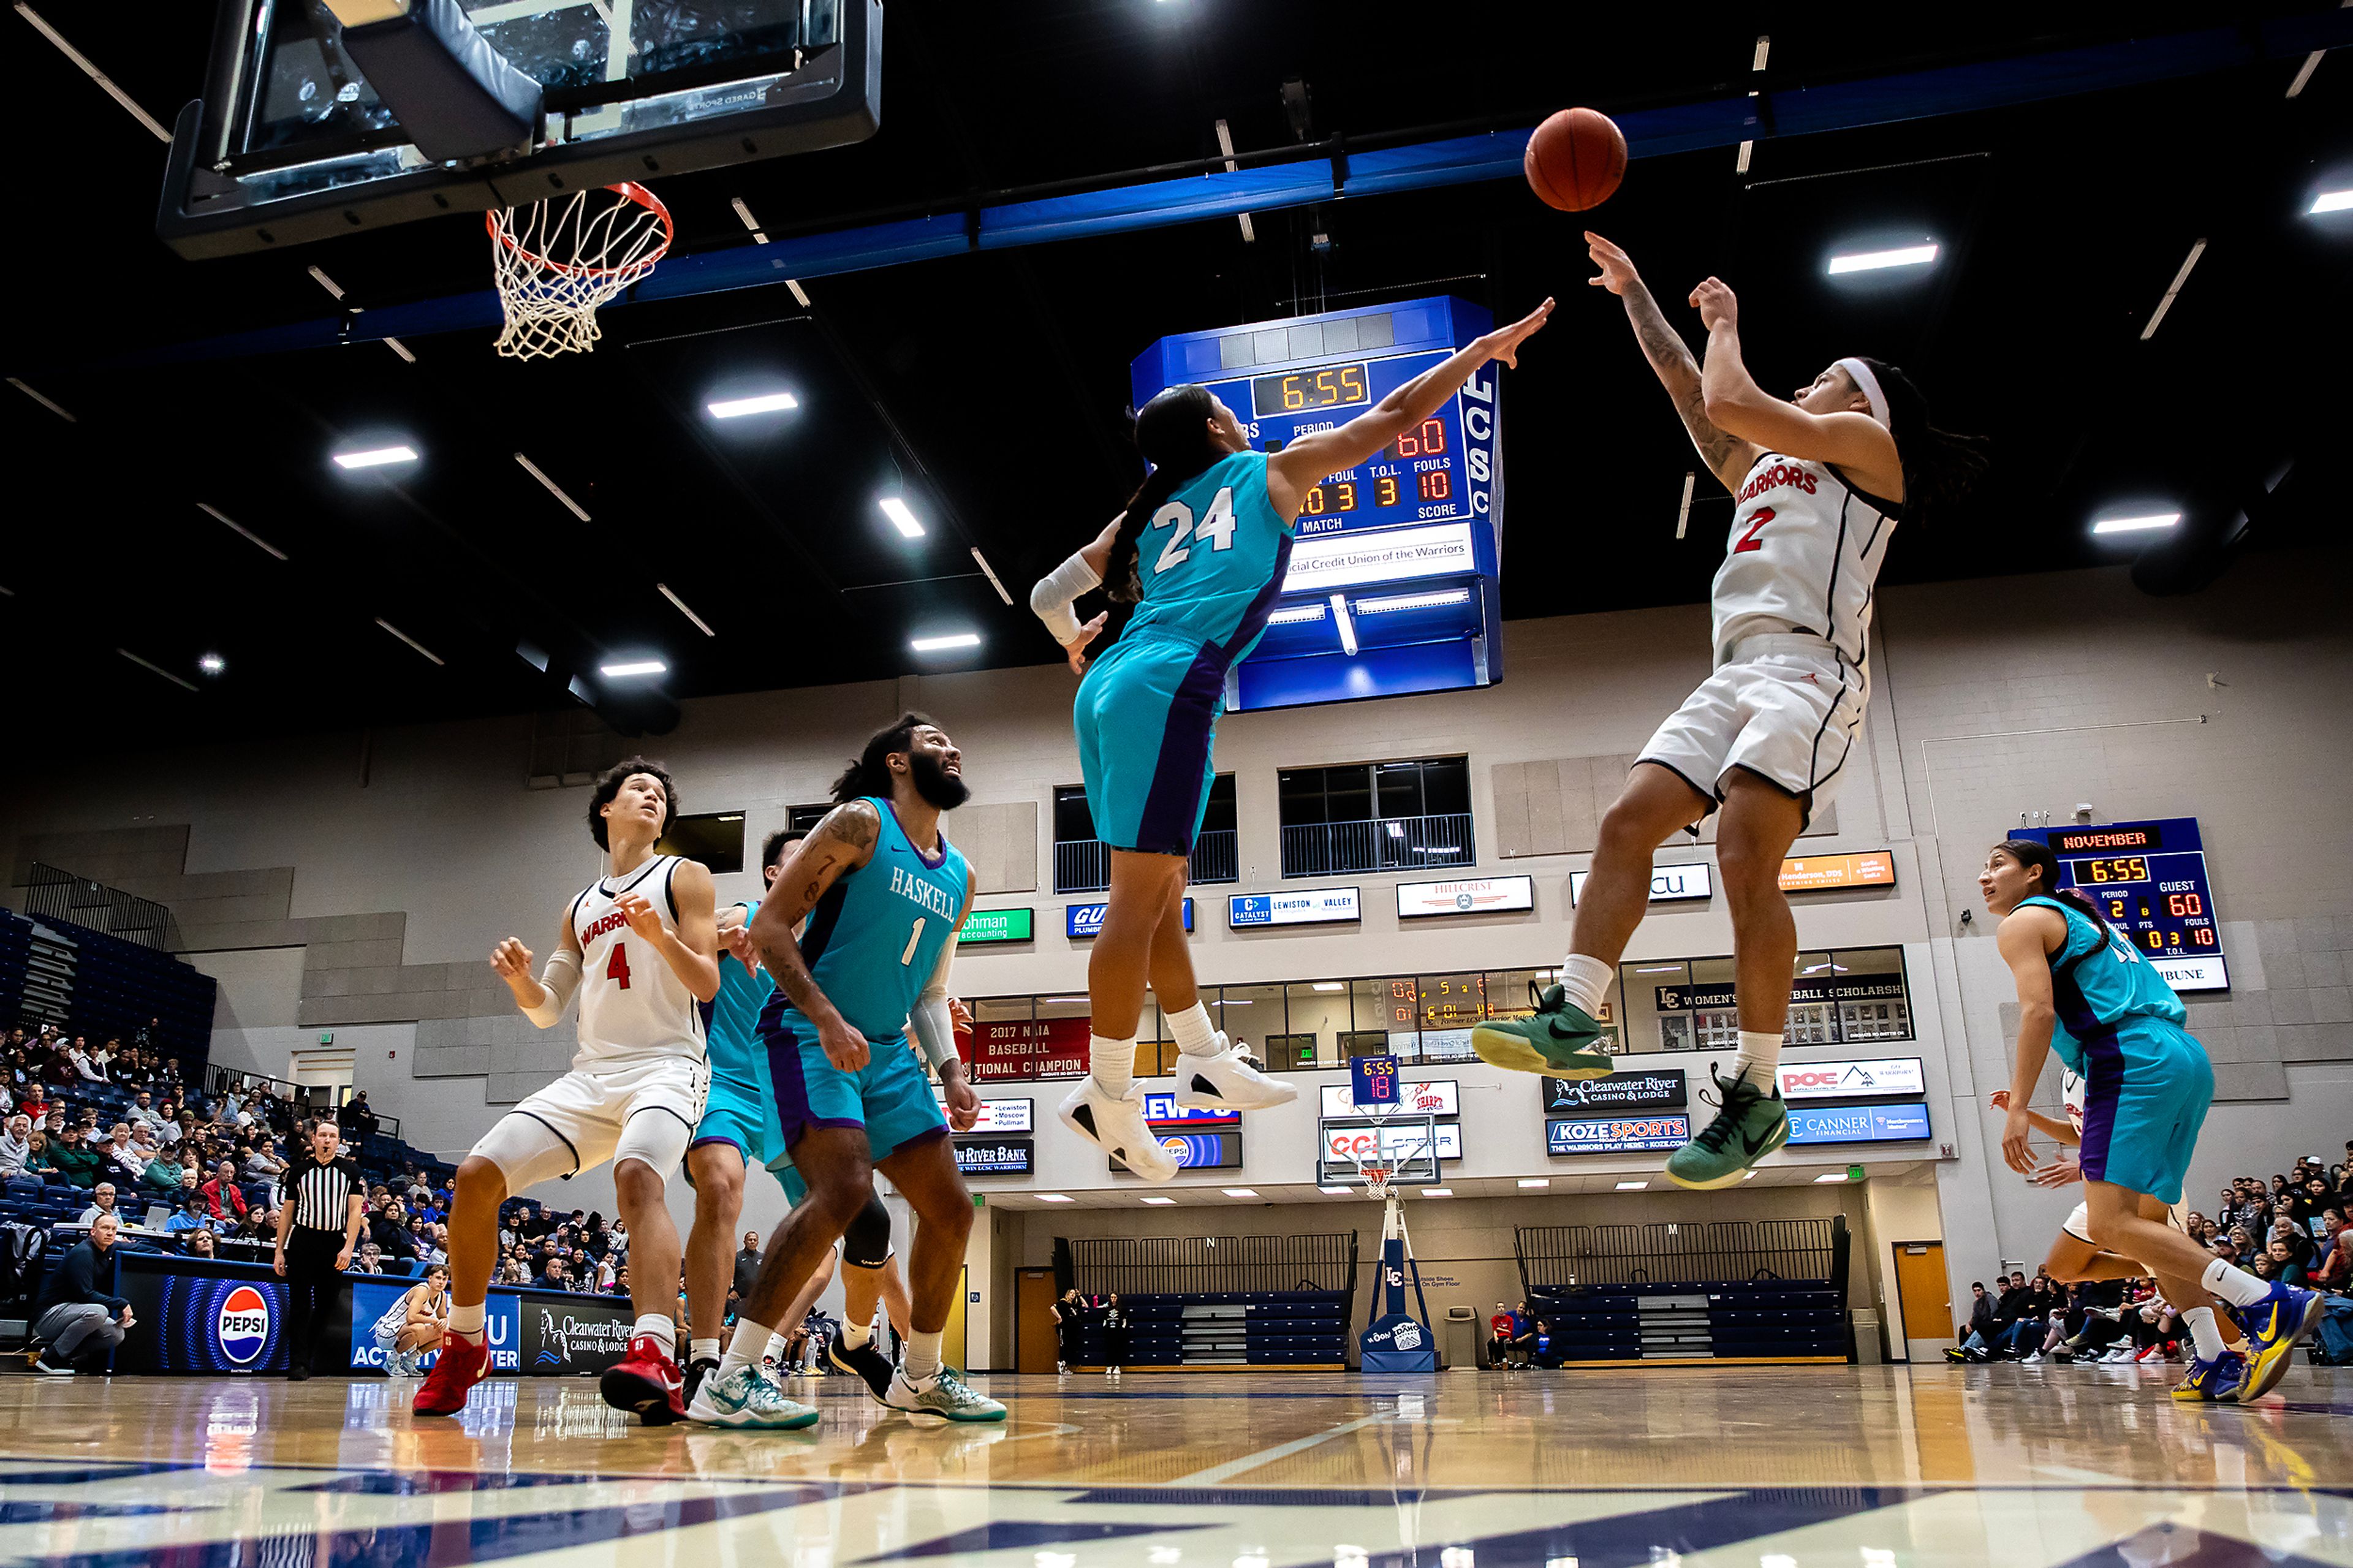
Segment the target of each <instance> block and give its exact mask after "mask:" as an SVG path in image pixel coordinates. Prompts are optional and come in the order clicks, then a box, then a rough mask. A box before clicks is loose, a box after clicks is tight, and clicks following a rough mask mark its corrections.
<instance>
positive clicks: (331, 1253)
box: [274, 1116, 367, 1383]
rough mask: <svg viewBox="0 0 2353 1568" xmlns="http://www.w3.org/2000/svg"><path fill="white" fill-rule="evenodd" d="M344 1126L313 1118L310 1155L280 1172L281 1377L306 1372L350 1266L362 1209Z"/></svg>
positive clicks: (277, 1261)
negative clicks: (285, 1301)
mask: <svg viewBox="0 0 2353 1568" xmlns="http://www.w3.org/2000/svg"><path fill="white" fill-rule="evenodd" d="M366 1208H367V1196H366V1188H365V1187H364V1185H363V1184H362V1183H361V1181H360V1173H359V1168H358V1167H357V1166H356V1165H353V1163H351V1162H350V1161H349V1160H346V1159H344V1158H343V1131H342V1129H340V1128H338V1127H337V1126H336V1125H335V1124H334V1123H333V1122H332V1121H328V1120H327V1119H326V1118H325V1117H323V1116H322V1117H321V1118H319V1119H318V1120H317V1121H313V1122H311V1155H310V1158H308V1159H306V1160H303V1161H301V1162H300V1163H297V1164H296V1165H295V1167H294V1168H293V1169H292V1170H290V1171H289V1172H287V1173H286V1201H285V1202H283V1203H281V1204H280V1205H278V1252H277V1257H276V1258H275V1259H274V1265H275V1267H276V1268H277V1269H278V1272H279V1274H280V1277H282V1278H283V1279H285V1281H286V1285H287V1294H288V1295H289V1296H290V1297H291V1298H292V1299H293V1300H292V1301H291V1303H290V1308H289V1310H288V1313H287V1318H288V1323H287V1331H286V1346H287V1352H288V1356H289V1361H288V1364H287V1368H286V1375H287V1377H288V1379H289V1380H290V1381H291V1382H295V1383H301V1382H302V1381H304V1380H305V1379H307V1378H308V1377H309V1376H310V1375H311V1360H312V1358H313V1356H314V1355H315V1353H316V1352H317V1349H318V1339H319V1325H320V1324H321V1323H322V1322H323V1321H325V1320H326V1317H327V1313H328V1310H329V1309H331V1308H332V1306H333V1305H334V1300H335V1287H336V1284H337V1280H336V1276H338V1275H340V1274H341V1273H342V1272H343V1270H344V1269H346V1268H350V1267H351V1265H352V1252H353V1248H355V1247H358V1246H359V1240H360V1219H361V1216H362V1215H364V1213H365V1211H366Z"/></svg>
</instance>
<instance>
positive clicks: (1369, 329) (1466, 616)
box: [1132, 297, 1504, 710]
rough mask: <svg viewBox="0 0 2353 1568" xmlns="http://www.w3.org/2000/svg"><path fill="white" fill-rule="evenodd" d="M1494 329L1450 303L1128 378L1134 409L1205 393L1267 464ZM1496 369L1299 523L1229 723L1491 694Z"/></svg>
mask: <svg viewBox="0 0 2353 1568" xmlns="http://www.w3.org/2000/svg"><path fill="white" fill-rule="evenodd" d="M1492 325H1493V318H1492V317H1491V316H1490V314H1489V313H1488V312H1487V311H1486V310H1484V309H1483V308H1482V307H1480V306H1478V305H1474V304H1472V303H1471V302H1470V301H1468V300H1457V299H1452V298H1449V297H1442V298H1437V299H1430V300H1407V301H1406V302H1404V303H1402V304H1395V305H1373V306H1368V307H1365V308H1363V309H1359V310H1334V311H1329V312H1326V313H1325V314H1323V315H1318V316H1294V317H1292V318H1290V319H1289V320H1287V321H1260V322H1255V323H1253V324H1251V325H1249V326H1240V327H1227V328H1221V329H1219V330H1218V331H1206V332H1185V333H1180V334H1178V335H1176V336H1174V337H1166V338H1162V339H1161V340H1160V341H1159V342H1155V343H1154V344H1153V345H1152V346H1151V347H1150V348H1149V349H1146V350H1145V352H1144V353H1143V354H1141V355H1140V356H1138V358H1137V359H1136V361H1135V363H1134V367H1133V371H1132V374H1133V378H1134V396H1135V403H1136V406H1138V407H1142V406H1143V405H1144V403H1145V400H1146V399H1147V398H1149V397H1151V396H1152V395H1154V394H1155V393H1158V392H1160V391H1162V390H1163V389H1165V388H1166V387H1170V386H1181V385H1184V384H1187V383H1201V384H1206V385H1207V386H1208V388H1209V390H1210V391H1212V392H1214V393H1216V394H1217V395H1218V396H1219V397H1220V398H1221V399H1223V400H1224V402H1225V404H1226V406H1228V407H1229V408H1231V409H1232V410H1233V411H1234V414H1235V416H1237V417H1238V418H1240V421H1241V423H1242V429H1243V430H1244V431H1245V432H1246V433H1247V434H1248V435H1249V436H1250V440H1251V441H1252V442H1253V443H1254V444H1255V445H1257V446H1258V447H1260V448H1261V450H1264V451H1269V452H1276V451H1281V450H1282V447H1284V446H1285V445H1286V444H1287V443H1289V442H1291V441H1293V440H1294V439H1296V438H1297V437H1301V436H1303V435H1306V434H1308V433H1310V432H1312V431H1316V430H1325V429H1329V428H1331V427H1332V426H1335V425H1340V424H1345V422H1346V421H1348V420H1350V419H1353V418H1355V417H1356V416H1357V415H1359V414H1362V413H1364V412H1365V410H1366V409H1367V408H1369V407H1371V406H1372V405H1374V404H1376V403H1378V402H1379V401H1380V400H1381V399H1382V398H1384V397H1386V396H1388V394H1389V393H1391V392H1392V391H1394V390H1396V389H1397V388H1398V387H1399V386H1401V385H1403V384H1405V383H1407V382H1409V381H1410V380H1412V379H1413V378H1414V377H1415V376H1417V375H1419V374H1421V373H1422V372H1423V371H1425V370H1428V369H1429V368H1430V366H1431V365H1434V364H1437V363H1439V362H1440V361H1441V360H1444V359H1445V358H1446V357H1447V356H1448V355H1450V354H1451V353H1454V351H1455V350H1456V349H1458V348H1461V346H1462V345H1463V344H1465V343H1468V342H1471V341H1472V339H1473V338H1476V337H1478V336H1479V335H1480V334H1481V333H1482V332H1484V331H1488V330H1489V328H1490V327H1491V326H1492ZM1496 369H1497V367H1496V366H1495V365H1493V364H1487V365H1483V366H1482V367H1481V368H1480V369H1479V371H1478V372H1477V374H1473V375H1472V377H1471V379H1470V380H1469V381H1467V382H1465V383H1463V384H1462V389H1461V391H1460V392H1459V393H1457V394H1456V395H1454V396H1452V397H1451V398H1449V399H1447V400H1446V402H1445V404H1444V405H1442V406H1440V409H1439V410H1438V412H1437V413H1435V414H1433V415H1432V416H1430V417H1429V418H1428V419H1425V420H1424V421H1422V422H1421V424H1420V425H1419V426H1416V427H1415V428H1413V429H1411V430H1409V431H1406V432H1405V433H1404V434H1402V435H1400V436H1399V437H1398V438H1397V440H1395V441H1394V442H1392V443H1391V444H1390V445H1389V446H1388V447H1386V448H1385V449H1383V450H1382V451H1381V452H1379V453H1378V454H1377V455H1376V456H1375V457H1373V458H1371V459H1369V460H1368V461H1366V462H1365V463H1362V464H1360V465H1358V466H1357V467H1356V468H1349V469H1347V470H1345V472H1342V473H1336V474H1332V475H1328V476H1326V477H1325V479H1324V482H1323V483H1322V484H1320V485H1317V486H1316V487H1315V488H1314V489H1313V490H1311V491H1309V492H1308V495H1307V498H1306V501H1305V504H1304V505H1303V506H1302V507H1301V509H1300V513H1299V526H1298V531H1297V538H1296V541H1295V542H1294V543H1293V546H1292V551H1291V566H1290V572H1289V575H1288V576H1287V577H1286V578H1285V579H1284V581H1283V585H1282V598H1281V600H1280V602H1279V603H1278V604H1277V605H1276V606H1275V608H1274V611H1273V613H1272V614H1271V615H1270V616H1268V618H1267V631H1266V636H1265V637H1264V638H1263V639H1262V640H1261V642H1260V643H1259V646H1258V647H1257V649H1256V650H1255V651H1254V652H1253V653H1252V654H1251V655H1250V658H1248V659H1245V660H1244V661H1243V662H1242V663H1241V664H1240V666H1238V667H1237V668H1235V669H1234V670H1233V671H1232V672H1231V673H1230V674H1229V676H1228V677H1227V681H1226V706H1227V707H1228V708H1229V709H1245V710H1246V709H1252V708H1292V707H1297V706H1300V705H1301V704H1303V703H1310V702H1337V701H1345V700H1351V699H1354V698H1360V697H1395V696H1400V695H1402V694H1404V693H1407V692H1412V691H1450V690H1456V689H1461V688H1464V687H1472V686H1486V685H1489V684H1491V683H1493V681H1495V680H1498V679H1502V676H1503V646H1502V639H1501V637H1500V636H1499V633H1500V631H1501V628H1502V606H1501V600H1500V598H1499V596H1498V593H1497V584H1496V578H1497V573H1498V570H1499V567H1500V563H1501V550H1500V546H1501V543H1502V539H1503V521H1504V517H1503V513H1504V482H1503V468H1502V464H1501V457H1502V454H1501V445H1500V442H1501V431H1500V428H1499V426H1498V421H1497V406H1498V405H1497V397H1496V391H1497V387H1496Z"/></svg>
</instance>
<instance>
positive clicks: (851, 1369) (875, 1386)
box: [825, 1338, 897, 1404]
mask: <svg viewBox="0 0 2353 1568" xmlns="http://www.w3.org/2000/svg"><path fill="white" fill-rule="evenodd" d="M825 1355H826V1359H827V1360H828V1361H829V1362H831V1363H833V1364H834V1365H836V1366H838V1367H839V1368H840V1369H841V1370H842V1371H844V1372H846V1373H852V1374H853V1375H855V1376H856V1377H858V1378H859V1379H860V1381H861V1382H863V1383H864V1384H866V1388H867V1391H868V1392H869V1393H871V1394H873V1395H874V1397H875V1398H876V1399H877V1400H880V1401H881V1402H883V1403H885V1404H888V1403H889V1399H888V1397H887V1396H888V1395H889V1394H890V1392H891V1374H892V1373H893V1372H894V1371H896V1370H897V1369H896V1368H894V1367H893V1366H892V1364H891V1358H890V1357H889V1356H887V1355H884V1354H883V1353H882V1347H881V1345H880V1344H879V1343H877V1342H875V1341H874V1340H872V1339H869V1340H868V1341H867V1342H865V1343H864V1344H862V1345H860V1346H859V1347H858V1348H857V1349H856V1350H852V1349H850V1348H849V1342H848V1341H846V1340H843V1339H840V1338H836V1339H835V1340H834V1342H833V1344H832V1347H831V1348H830V1349H828V1351H827V1352H825Z"/></svg>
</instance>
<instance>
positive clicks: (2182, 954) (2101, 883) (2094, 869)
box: [2016, 816, 2231, 991]
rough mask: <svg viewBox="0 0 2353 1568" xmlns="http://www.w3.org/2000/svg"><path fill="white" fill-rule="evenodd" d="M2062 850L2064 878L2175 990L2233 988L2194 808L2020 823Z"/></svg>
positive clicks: (2025, 832)
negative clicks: (2124, 818)
mask: <svg viewBox="0 0 2353 1568" xmlns="http://www.w3.org/2000/svg"><path fill="white" fill-rule="evenodd" d="M2016 837H2021V838H2039V839H2041V840H2042V842H2044V843H2045V844H2048V845H2049V846H2051V853H2052V855H2054V856H2056V857H2057V858H2058V860H2059V869H2060V872H2061V884H2062V885H2063V886H2066V887H2073V888H2080V889H2083V890H2084V893H2086V894H2087V895H2089V896H2090V898H2091V900H2092V901H2093V902H2094V903H2096V904H2098V905H2099V906H2100V912H2101V913H2102V914H2104V915H2105V916H2107V918H2108V923H2110V924H2111V925H2113V926H2115V927H2116V929H2117V930H2118V931H2122V932H2124V933H2125V936H2126V938H2127V939H2128V940H2129V941H2130V942H2132V944H2133V945H2134V946H2135V947H2137V948H2138V949H2139V950H2140V952H2141V955H2142V956H2143V957H2145V958H2147V960H2148V962H2149V963H2151V964H2152V965H2154V966H2155V967H2156V969H2157V972H2158V973H2159V974H2162V975H2164V976H2165V979H2166V984H2169V985H2171V986H2172V987H2173V988H2174V989H2175V990H2176V991H2227V990H2229V989H2230V988H2231V970H2230V965H2229V963H2227V962H2226V961H2225V960H2224V959H2223V957H2222V939H2221V924H2220V923H2219V922H2218V921H2216V920H2215V918H2214V891H2213V889H2211V887H2209V886H2208V885H2207V880H2206V846H2205V844H2204V842H2203V841H2202V840H2201V839H2200V837H2199V836H2198V819H2197V818H2196V817H2194V816H2168V817H2160V818H2158V820H2156V821H2153V822H2111V823H2109V824H2107V825H2106V826H2098V827H2091V826H2084V827H2043V828H2021V829H2019V830H2018V832H2017V834H2016Z"/></svg>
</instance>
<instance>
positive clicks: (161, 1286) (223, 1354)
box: [115, 1250, 287, 1373]
mask: <svg viewBox="0 0 2353 1568" xmlns="http://www.w3.org/2000/svg"><path fill="white" fill-rule="evenodd" d="M119 1256H120V1257H121V1258H122V1260H123V1261H122V1267H121V1274H120V1276H119V1280H120V1282H119V1283H118V1284H117V1285H116V1287H115V1288H116V1289H118V1290H119V1291H121V1294H122V1295H123V1297H124V1298H125V1299H127V1300H129V1301H130V1302H131V1310H132V1319H133V1321H132V1325H131V1331H130V1333H128V1334H126V1335H125V1336H124V1337H123V1342H122V1348H121V1350H120V1351H118V1352H116V1353H115V1367H116V1370H117V1371H121V1372H207V1373H231V1372H284V1371H285V1370H286V1367H287V1356H286V1329H287V1319H286V1309H287V1291H286V1285H285V1283H284V1281H282V1280H280V1279H279V1278H278V1277H277V1276H276V1275H274V1274H272V1273H271V1272H270V1271H269V1269H267V1268H259V1267H258V1266H256V1265H252V1264H227V1265H222V1264H214V1265H212V1266H211V1269H208V1270H206V1271H202V1272H198V1271H195V1270H193V1269H192V1270H187V1271H182V1270H179V1269H175V1268H171V1267H170V1264H171V1263H177V1262H184V1261H192V1260H185V1259H177V1258H174V1259H170V1260H168V1261H166V1260H165V1259H164V1258H161V1257H160V1256H158V1255H155V1254H149V1255H147V1257H146V1258H140V1255H138V1254H136V1253H132V1252H130V1251H128V1250H125V1251H122V1252H121V1253H120V1254H119ZM133 1259H139V1262H140V1263H142V1264H145V1265H146V1266H145V1267H139V1266H138V1265H136V1264H134V1263H133ZM159 1264H160V1265H163V1267H160V1268H159V1267H156V1265H159Z"/></svg>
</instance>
